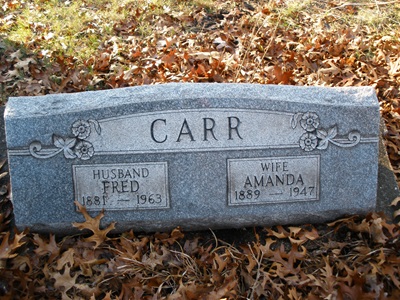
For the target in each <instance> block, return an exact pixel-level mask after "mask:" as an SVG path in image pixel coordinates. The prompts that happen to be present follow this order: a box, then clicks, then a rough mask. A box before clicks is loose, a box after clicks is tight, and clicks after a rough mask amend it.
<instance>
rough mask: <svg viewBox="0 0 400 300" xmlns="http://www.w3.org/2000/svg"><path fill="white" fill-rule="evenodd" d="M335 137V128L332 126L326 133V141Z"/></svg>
mask: <svg viewBox="0 0 400 300" xmlns="http://www.w3.org/2000/svg"><path fill="white" fill-rule="evenodd" d="M336 135H337V127H336V126H333V127H332V128H331V129H329V131H328V140H331V139H333V138H334V137H335V136H336Z"/></svg>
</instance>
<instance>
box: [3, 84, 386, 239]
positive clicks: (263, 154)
mask: <svg viewBox="0 0 400 300" xmlns="http://www.w3.org/2000/svg"><path fill="white" fill-rule="evenodd" d="M5 124H6V138H7V148H8V156H9V165H10V172H11V184H12V199H13V203H14V213H15V218H16V222H17V225H18V226H20V227H24V226H30V227H31V228H32V230H34V231H51V232H58V233H69V232H71V231H72V227H71V222H80V221H83V217H82V215H80V214H79V213H77V211H76V207H75V205H74V200H77V201H79V202H80V203H81V204H83V205H85V206H86V207H87V209H88V211H89V212H90V213H91V214H92V215H96V214H97V213H98V212H99V211H100V210H101V209H103V208H104V209H105V211H106V213H105V218H104V219H103V221H104V224H107V223H109V222H111V221H117V230H119V231H122V230H127V229H131V228H132V229H134V230H138V231H154V230H169V229H171V228H174V227H176V226H182V227H183V229H186V230H191V229H207V228H215V229H217V228H233V227H236V228H238V227H245V226H253V225H273V224H297V223H305V222H323V221H328V220H332V219H335V218H338V217H340V216H343V215H346V214H366V213H368V212H370V211H373V210H374V209H375V208H376V199H377V186H378V184H377V178H378V151H379V105H378V101H377V98H376V95H375V91H374V89H373V88H372V87H359V88H323V87H294V86H274V85H251V84H166V85H156V86H141V87H132V88H123V89H116V90H107V91H97V92H85V93H76V94H57V95H47V96H40V97H20V98H10V99H9V101H8V104H7V108H6V112H5Z"/></svg>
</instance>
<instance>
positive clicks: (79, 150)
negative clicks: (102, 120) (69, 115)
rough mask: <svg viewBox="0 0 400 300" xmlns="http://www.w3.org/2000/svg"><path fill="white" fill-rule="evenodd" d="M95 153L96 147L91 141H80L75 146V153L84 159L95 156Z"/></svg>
mask: <svg viewBox="0 0 400 300" xmlns="http://www.w3.org/2000/svg"><path fill="white" fill-rule="evenodd" d="M93 154H94V148H93V145H92V144H91V143H89V142H86V141H82V142H79V143H78V144H77V145H76V147H75V155H76V156H77V157H78V158H80V159H82V160H88V159H89V158H91V157H92V156H93Z"/></svg>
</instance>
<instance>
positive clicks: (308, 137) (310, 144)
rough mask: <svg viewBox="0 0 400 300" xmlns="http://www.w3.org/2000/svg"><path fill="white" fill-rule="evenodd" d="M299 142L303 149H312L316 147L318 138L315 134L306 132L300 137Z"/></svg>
mask: <svg viewBox="0 0 400 300" xmlns="http://www.w3.org/2000/svg"><path fill="white" fill-rule="evenodd" d="M299 144H300V148H301V149H303V150H304V151H312V150H314V149H315V148H316V147H317V144H318V138H317V136H316V135H315V134H312V133H309V132H307V133H304V134H303V135H302V136H301V137H300V141H299Z"/></svg>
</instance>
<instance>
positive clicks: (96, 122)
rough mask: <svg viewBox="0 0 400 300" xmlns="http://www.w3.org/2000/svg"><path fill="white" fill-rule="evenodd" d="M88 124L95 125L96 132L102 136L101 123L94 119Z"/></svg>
mask: <svg viewBox="0 0 400 300" xmlns="http://www.w3.org/2000/svg"><path fill="white" fill-rule="evenodd" d="M88 122H89V123H90V124H93V127H94V130H96V132H97V134H98V135H100V134H101V127H100V124H99V122H98V121H97V120H93V119H90V120H88Z"/></svg>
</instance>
